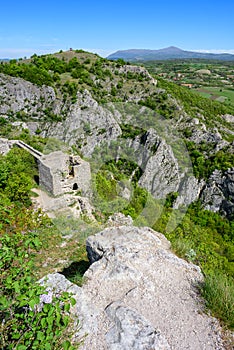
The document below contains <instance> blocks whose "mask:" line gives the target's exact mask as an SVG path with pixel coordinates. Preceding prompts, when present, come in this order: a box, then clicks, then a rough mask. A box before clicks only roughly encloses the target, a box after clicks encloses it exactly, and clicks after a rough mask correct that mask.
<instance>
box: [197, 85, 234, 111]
mask: <svg viewBox="0 0 234 350" xmlns="http://www.w3.org/2000/svg"><path fill="white" fill-rule="evenodd" d="M194 91H196V92H198V93H199V94H200V95H202V96H203V97H206V98H209V99H211V100H213V101H219V102H222V103H225V104H230V105H232V106H234V90H230V89H227V88H226V89H225V88H220V87H202V88H199V89H194Z"/></svg>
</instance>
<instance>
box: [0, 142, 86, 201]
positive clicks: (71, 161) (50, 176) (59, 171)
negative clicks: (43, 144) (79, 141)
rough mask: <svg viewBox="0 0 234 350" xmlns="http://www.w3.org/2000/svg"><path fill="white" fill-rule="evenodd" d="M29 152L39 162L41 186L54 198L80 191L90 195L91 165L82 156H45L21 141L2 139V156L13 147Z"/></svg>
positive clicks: (0, 148)
mask: <svg viewBox="0 0 234 350" xmlns="http://www.w3.org/2000/svg"><path fill="white" fill-rule="evenodd" d="M14 145H15V146H18V147H20V148H23V149H25V150H27V151H28V152H29V153H30V154H32V155H33V157H34V158H35V159H36V160H37V164H38V170H39V185H40V186H41V187H42V188H44V189H45V190H46V191H48V192H49V193H50V194H52V195H53V196H59V195H63V194H65V193H69V192H73V191H80V193H81V194H82V195H83V196H86V195H88V194H89V191H90V182H91V170H90V164H89V163H88V162H86V161H84V160H83V159H82V158H81V157H80V156H77V155H76V156H74V155H69V154H66V153H63V152H62V151H55V152H52V153H50V154H47V155H44V154H42V153H41V152H39V151H37V150H35V149H34V148H33V147H31V146H29V145H27V144H26V143H24V142H23V141H20V140H8V139H3V138H0V154H3V155H5V154H7V152H8V151H9V150H10V149H11V148H12V147H13V146H14Z"/></svg>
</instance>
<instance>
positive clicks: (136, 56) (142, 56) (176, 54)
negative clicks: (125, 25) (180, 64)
mask: <svg viewBox="0 0 234 350" xmlns="http://www.w3.org/2000/svg"><path fill="white" fill-rule="evenodd" d="M107 58H108V59H110V60H117V59H125V60H129V61H150V60H168V59H193V58H196V59H197V58H198V59H214V60H224V61H229V60H230V61H234V55H232V54H229V53H220V54H215V53H204V52H195V51H187V50H183V49H180V48H178V47H176V46H169V47H166V48H162V49H157V50H149V49H129V50H118V51H116V52H114V53H112V54H110V55H109V56H108V57H107Z"/></svg>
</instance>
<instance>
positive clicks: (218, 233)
mask: <svg viewBox="0 0 234 350" xmlns="http://www.w3.org/2000/svg"><path fill="white" fill-rule="evenodd" d="M173 216H174V217H175V220H176V218H177V216H178V217H179V213H178V212H177V211H176V210H174V211H173V210H172V209H170V208H169V207H164V211H163V213H162V215H161V217H160V219H159V220H158V221H157V222H156V223H155V225H154V227H153V228H154V229H155V230H157V231H160V232H162V233H164V234H165V235H166V236H167V238H168V239H169V240H170V241H171V243H172V247H173V249H174V251H175V252H176V253H177V254H178V255H179V256H181V257H183V258H185V259H186V260H188V261H191V262H193V263H195V264H197V265H199V266H200V267H201V268H202V271H203V272H204V273H205V276H206V278H205V282H204V286H203V287H202V288H203V289H202V293H203V295H204V297H205V299H206V303H207V307H209V308H210V309H211V312H212V313H213V314H214V316H216V317H218V318H220V319H221V320H222V321H224V322H225V324H226V325H227V326H228V327H231V328H233V325H234V307H233V305H234V304H233V299H234V295H233V283H234V236H233V235H234V222H233V221H229V220H227V219H225V218H222V217H221V216H220V215H219V214H218V213H213V212H210V211H207V210H204V209H202V207H201V205H200V203H199V202H197V203H194V204H192V205H190V207H189V208H188V210H187V213H186V214H185V216H184V217H183V220H182V222H180V223H179V224H178V225H177V227H176V228H175V229H174V231H172V232H170V233H168V231H167V224H168V221H169V219H170V218H171V219H172V218H173Z"/></svg>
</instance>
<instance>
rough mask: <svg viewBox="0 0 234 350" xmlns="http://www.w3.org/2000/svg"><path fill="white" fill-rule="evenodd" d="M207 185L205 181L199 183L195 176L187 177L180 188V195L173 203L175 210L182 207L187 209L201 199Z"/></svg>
mask: <svg viewBox="0 0 234 350" xmlns="http://www.w3.org/2000/svg"><path fill="white" fill-rule="evenodd" d="M204 185H205V181H203V180H202V181H199V180H198V179H196V178H195V177H194V176H189V177H185V178H184V179H183V180H182V182H181V184H180V188H179V195H178V197H177V198H176V200H175V202H174V203H173V208H174V209H179V207H180V206H184V207H187V206H188V205H189V204H191V203H193V202H194V201H196V200H197V199H198V198H199V197H200V193H201V190H202V189H203V187H204Z"/></svg>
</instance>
